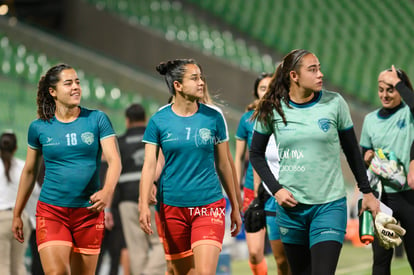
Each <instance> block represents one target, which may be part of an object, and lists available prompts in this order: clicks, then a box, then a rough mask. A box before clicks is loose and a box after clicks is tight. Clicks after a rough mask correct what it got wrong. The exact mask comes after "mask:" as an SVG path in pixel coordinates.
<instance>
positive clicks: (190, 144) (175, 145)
mask: <svg viewBox="0 0 414 275" xmlns="http://www.w3.org/2000/svg"><path fill="white" fill-rule="evenodd" d="M157 71H158V72H159V73H160V74H161V75H165V80H166V83H167V86H168V88H169V91H170V92H171V93H172V94H173V95H175V99H174V103H173V104H171V105H166V106H165V107H164V108H162V109H161V110H159V111H158V112H157V113H156V114H154V115H153V116H152V117H151V119H150V121H149V123H148V125H147V128H146V131H145V134H144V139H143V141H144V142H145V143H146V145H145V161H144V167H143V170H142V174H141V183H140V204H141V213H140V224H141V228H142V229H143V230H144V231H145V232H146V233H148V234H151V233H152V229H151V219H150V210H149V208H148V205H149V203H150V197H151V194H150V193H151V188H152V184H153V181H154V176H155V171H156V165H157V155H158V151H159V149H160V148H161V149H162V153H163V155H164V158H165V163H164V167H163V170H162V173H161V176H160V179H159V183H158V192H157V195H158V200H159V202H160V209H159V216H160V220H161V226H162V227H163V229H164V230H163V232H164V236H165V242H164V246H165V251H166V258H167V260H171V264H172V268H173V270H174V274H191V273H192V272H194V271H195V272H199V273H202V274H215V272H216V267H217V263H218V257H219V253H220V251H221V245H222V241H223V236H224V220H225V215H224V210H225V199H224V198H223V194H222V190H221V185H220V180H221V182H222V184H223V187H224V189H225V191H226V193H227V195H228V197H229V200H230V203H231V207H232V212H231V228H232V235H233V236H235V235H236V234H237V233H238V232H239V230H240V226H241V219H240V213H239V207H238V203H237V198H236V195H235V190H234V182H233V178H232V171H231V166H230V162H229V160H228V147H227V142H228V133H227V126H226V122H225V120H224V117H223V115H222V114H221V113H220V112H219V111H218V110H217V109H214V108H211V107H209V106H207V105H205V104H203V103H200V102H199V101H200V99H202V98H203V95H204V85H205V82H204V80H203V76H202V72H201V69H200V67H199V66H198V65H197V63H196V62H195V61H194V60H192V59H176V60H172V61H168V62H163V63H161V64H159V65H158V66H157ZM219 177H220V180H219Z"/></svg>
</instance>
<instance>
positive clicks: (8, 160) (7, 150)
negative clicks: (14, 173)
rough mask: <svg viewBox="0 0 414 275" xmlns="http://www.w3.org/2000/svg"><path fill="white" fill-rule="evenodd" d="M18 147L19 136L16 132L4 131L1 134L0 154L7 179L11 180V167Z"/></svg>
mask: <svg viewBox="0 0 414 275" xmlns="http://www.w3.org/2000/svg"><path fill="white" fill-rule="evenodd" d="M16 149H17V138H16V135H15V134H14V133H3V134H2V135H1V136H0V154H1V160H2V161H3V165H4V174H5V175H6V177H7V181H8V182H11V178H10V169H11V164H12V159H13V155H14V152H15V151H16Z"/></svg>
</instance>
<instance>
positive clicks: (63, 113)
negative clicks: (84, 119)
mask: <svg viewBox="0 0 414 275" xmlns="http://www.w3.org/2000/svg"><path fill="white" fill-rule="evenodd" d="M79 114H80V107H79V106H75V107H66V106H58V105H57V106H56V111H55V117H56V118H57V119H58V120H59V121H62V122H71V121H74V120H75V119H77V118H78V116H79Z"/></svg>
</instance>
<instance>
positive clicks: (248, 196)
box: [242, 187, 254, 213]
mask: <svg viewBox="0 0 414 275" xmlns="http://www.w3.org/2000/svg"><path fill="white" fill-rule="evenodd" d="M253 200H254V191H253V190H252V189H249V188H246V187H244V188H243V208H242V213H244V212H246V210H247V208H248V207H249V205H250V204H251V203H252V201H253Z"/></svg>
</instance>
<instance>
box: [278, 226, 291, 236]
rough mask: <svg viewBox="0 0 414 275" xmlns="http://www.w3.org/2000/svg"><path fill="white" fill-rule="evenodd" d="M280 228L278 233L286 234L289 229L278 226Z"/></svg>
mask: <svg viewBox="0 0 414 275" xmlns="http://www.w3.org/2000/svg"><path fill="white" fill-rule="evenodd" d="M279 230H280V234H282V235H286V234H287V233H288V232H289V229H287V228H286V227H279Z"/></svg>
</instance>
